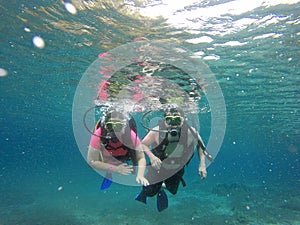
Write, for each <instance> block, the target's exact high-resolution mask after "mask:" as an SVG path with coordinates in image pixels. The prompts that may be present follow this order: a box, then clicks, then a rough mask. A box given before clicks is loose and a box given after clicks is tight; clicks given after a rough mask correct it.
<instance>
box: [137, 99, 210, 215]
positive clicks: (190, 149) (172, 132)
mask: <svg viewBox="0 0 300 225" xmlns="http://www.w3.org/2000/svg"><path fill="white" fill-rule="evenodd" d="M142 144H143V147H144V151H145V154H146V155H147V156H148V157H149V159H150V162H151V166H152V167H151V168H150V169H149V171H148V173H147V175H146V178H147V179H148V181H149V182H150V185H148V186H143V189H142V191H141V193H140V194H139V195H138V196H137V197H136V200H138V201H141V202H143V203H146V202H147V197H153V196H155V195H157V208H158V211H162V210H164V209H166V208H167V207H168V198H167V195H166V193H165V191H164V189H163V188H162V187H163V185H165V188H166V189H167V190H169V192H170V193H172V194H173V195H175V194H176V193H177V190H178V187H179V184H180V182H182V184H183V186H185V182H184V180H183V175H184V167H185V165H187V164H188V163H189V161H190V159H191V157H192V156H193V154H194V148H195V147H197V150H198V155H199V158H200V164H199V169H198V173H199V175H201V177H202V179H205V178H206V176H207V172H206V165H205V155H206V156H207V157H208V159H209V160H211V161H212V160H213V158H212V156H211V155H209V153H208V152H207V151H206V148H205V147H204V144H203V141H202V139H201V137H200V135H199V134H198V133H197V132H196V130H195V128H192V127H190V126H189V125H188V124H187V122H186V121H185V119H184V112H183V110H182V109H181V108H179V107H178V106H177V105H175V104H173V105H171V106H169V107H168V108H166V109H165V110H164V120H161V121H159V125H158V126H157V127H155V128H153V129H152V130H150V131H149V133H148V134H147V135H146V136H145V137H144V139H143V140H142ZM150 146H151V147H152V149H151V150H150Z"/></svg>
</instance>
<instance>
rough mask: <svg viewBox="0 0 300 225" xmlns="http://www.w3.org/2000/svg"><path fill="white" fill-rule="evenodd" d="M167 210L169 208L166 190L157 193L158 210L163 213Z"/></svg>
mask: <svg viewBox="0 0 300 225" xmlns="http://www.w3.org/2000/svg"><path fill="white" fill-rule="evenodd" d="M166 208H168V195H167V194H166V192H165V191H164V190H160V191H159V192H158V193H157V210H158V211H159V212H161V211H163V210H164V209H166Z"/></svg>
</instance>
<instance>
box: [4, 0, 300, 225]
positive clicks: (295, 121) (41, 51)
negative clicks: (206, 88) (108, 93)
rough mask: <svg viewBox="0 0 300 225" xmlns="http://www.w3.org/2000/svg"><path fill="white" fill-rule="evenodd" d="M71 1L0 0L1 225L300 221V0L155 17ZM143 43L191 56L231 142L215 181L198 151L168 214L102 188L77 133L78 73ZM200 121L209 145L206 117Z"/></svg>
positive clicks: (196, 7) (120, 190) (143, 7)
mask: <svg viewBox="0 0 300 225" xmlns="http://www.w3.org/2000/svg"><path fill="white" fill-rule="evenodd" d="M71 2H73V5H74V6H75V7H76V9H77V13H76V14H72V13H70V12H68V11H67V10H66V8H65V6H64V4H63V3H62V2H61V1H4V2H1V4H0V6H1V7H0V10H1V14H0V17H1V34H0V40H1V64H0V68H1V71H0V74H1V77H0V91H1V97H0V101H1V113H0V126H1V136H0V138H1V139H0V140H1V148H0V153H1V157H0V182H1V183H0V192H1V195H0V196H1V197H0V224H5V225H10V224H51V225H53V224H72V225H73V224H74V225H76V224H142V223H143V224H300V193H299V182H300V175H299V174H300V166H299V165H300V164H299V148H300V137H299V135H300V131H299V127H300V117H299V105H300V104H299V103H300V92H299V85H300V74H299V65H300V62H299V59H300V56H299V52H300V51H299V50H300V48H299V36H300V33H299V32H300V25H299V23H300V20H299V19H300V18H299V8H300V4H299V2H297V1H293V4H281V5H280V4H275V3H276V2H280V1H269V2H267V3H264V4H259V2H260V1H254V3H255V4H256V5H255V6H253V7H252V6H251V5H248V6H247V7H244V5H245V4H240V5H235V3H236V2H238V1H206V2H204V1H198V3H194V4H193V3H189V2H188V1H187V2H186V4H187V5H184V6H183V5H181V4H178V5H177V4H176V7H175V6H174V5H173V7H171V6H172V5H169V6H168V4H167V3H165V6H166V8H164V9H163V12H164V13H162V14H161V17H158V18H154V15H156V14H159V12H160V11H159V10H158V9H159V8H152V9H151V8H149V7H150V6H149V5H151V1H147V3H145V4H142V3H141V2H142V1H140V2H138V1H136V2H135V3H134V1H126V4H124V3H122V2H121V1H71ZM282 2H283V1H282ZM284 2H288V1H284ZM290 2H292V1H290ZM254 3H253V4H254ZM248 4H249V2H248ZM268 4H269V5H268ZM160 5H161V2H160V1H154V3H153V4H152V7H155V6H156V7H157V6H160ZM219 6H222V7H219ZM228 7H229V8H228ZM129 9H130V10H129ZM169 9H172V10H173V11H168V10H169ZM229 9H231V10H229ZM132 10H136V11H135V12H134V13H132V12H133V11H132ZM146 15H147V16H148V17H143V16H146ZM34 36H39V37H41V38H42V39H43V40H44V43H45V46H44V47H43V45H39V44H36V45H34V43H33V41H32V40H33V37H34ZM137 37H145V38H147V39H148V40H150V41H158V40H159V41H163V40H168V41H171V42H174V43H176V44H177V45H180V46H182V48H186V49H188V50H189V51H191V52H193V53H195V57H196V56H197V57H199V58H198V59H201V60H203V61H204V62H205V63H206V64H207V65H208V66H209V68H210V70H211V72H212V73H213V74H214V76H215V78H216V80H217V82H218V84H219V85H220V87H221V90H222V93H223V96H224V100H225V104H226V132H225V137H224V141H223V142H222V146H221V148H220V150H219V153H218V155H217V156H216V159H215V162H214V163H213V164H211V165H210V166H209V167H208V169H207V171H208V177H207V179H206V180H200V178H199V177H198V175H197V166H198V159H197V157H194V158H193V160H192V162H191V163H190V164H189V166H188V167H187V169H186V173H185V176H184V177H185V180H186V182H187V186H186V187H184V188H183V187H180V189H179V191H178V193H177V194H176V195H175V196H171V195H170V194H168V195H169V208H168V209H167V210H165V211H163V212H161V213H159V212H157V210H156V199H155V198H153V199H149V203H148V204H147V205H142V204H140V203H139V202H137V201H135V200H134V197H135V196H136V194H137V193H139V191H140V187H136V186H134V187H133V186H124V185H121V184H113V185H112V187H111V188H110V189H108V190H107V191H100V190H99V187H100V185H101V181H102V177H101V176H99V175H98V174H97V173H96V172H95V171H93V170H92V169H91V168H89V167H88V165H87V163H86V161H85V160H84V157H82V154H81V151H80V149H79V147H78V145H77V143H76V139H75V136H74V133H73V125H72V114H73V113H74V112H73V111H72V106H73V99H74V96H75V93H76V88H77V87H78V84H79V82H80V80H81V78H82V77H83V74H85V72H86V70H87V69H88V68H89V67H90V65H91V64H92V63H93V62H94V61H95V60H96V59H97V58H98V54H99V53H102V52H107V51H111V50H113V49H115V48H116V47H118V46H122V45H126V44H127V43H130V42H132V41H134V39H135V38H137ZM199 116H200V118H201V128H202V129H201V135H202V136H203V139H204V140H205V142H206V143H207V142H208V139H209V136H210V129H211V124H210V122H209V121H208V120H206V119H207V118H210V117H209V116H210V114H209V113H204V114H201V115H199ZM79 132H80V131H79ZM82 132H83V133H86V130H82ZM87 145H88V143H87Z"/></svg>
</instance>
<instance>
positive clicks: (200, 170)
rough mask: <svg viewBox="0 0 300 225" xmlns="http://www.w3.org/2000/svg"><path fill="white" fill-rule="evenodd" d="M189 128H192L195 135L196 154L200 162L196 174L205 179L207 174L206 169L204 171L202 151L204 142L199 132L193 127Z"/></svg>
mask: <svg viewBox="0 0 300 225" xmlns="http://www.w3.org/2000/svg"><path fill="white" fill-rule="evenodd" d="M191 129H193V132H194V133H195V134H196V135H197V139H198V140H196V141H197V143H198V144H197V147H198V149H197V151H198V156H199V160H200V163H199V168H198V174H199V175H200V176H201V178H202V179H205V178H206V176H207V171H206V164H205V155H204V153H203V151H204V150H205V149H203V148H204V142H203V140H202V138H201V136H200V135H199V133H198V132H197V131H196V130H195V129H194V128H193V127H191Z"/></svg>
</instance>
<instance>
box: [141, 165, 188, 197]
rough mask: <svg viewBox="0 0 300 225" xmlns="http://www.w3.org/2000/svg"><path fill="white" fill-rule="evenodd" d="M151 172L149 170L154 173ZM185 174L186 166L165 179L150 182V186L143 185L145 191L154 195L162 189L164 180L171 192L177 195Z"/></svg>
mask: <svg viewBox="0 0 300 225" xmlns="http://www.w3.org/2000/svg"><path fill="white" fill-rule="evenodd" d="M153 170H154V169H153ZM151 172H152V171H151ZM151 172H150V171H149V173H150V174H153V173H151ZM183 174H184V168H182V169H180V170H179V171H178V172H176V173H175V174H174V175H172V176H171V177H169V178H167V179H165V180H164V181H160V182H158V183H155V184H150V185H149V186H146V187H145V186H143V191H144V192H145V194H146V195H147V196H150V197H152V196H154V195H156V194H157V193H158V192H159V190H160V189H161V186H162V183H163V182H164V183H165V184H166V188H167V189H168V190H169V191H170V193H172V194H173V195H175V194H176V193H177V190H178V187H179V183H180V182H181V181H182V177H183ZM147 175H148V174H147ZM146 177H147V176H146Z"/></svg>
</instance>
